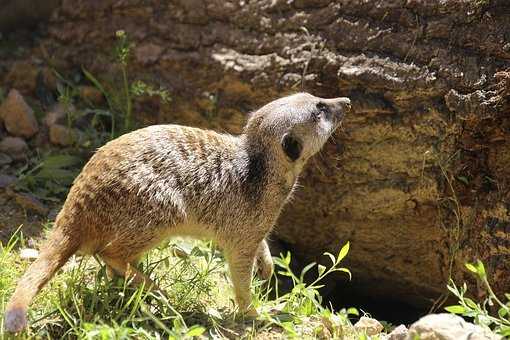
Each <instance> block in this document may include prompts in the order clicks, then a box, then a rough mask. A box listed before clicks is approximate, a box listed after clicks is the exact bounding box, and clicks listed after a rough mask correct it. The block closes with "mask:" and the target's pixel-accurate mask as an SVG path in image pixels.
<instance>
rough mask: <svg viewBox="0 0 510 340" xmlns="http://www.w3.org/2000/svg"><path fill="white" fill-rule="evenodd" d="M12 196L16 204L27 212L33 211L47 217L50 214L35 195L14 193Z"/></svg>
mask: <svg viewBox="0 0 510 340" xmlns="http://www.w3.org/2000/svg"><path fill="white" fill-rule="evenodd" d="M11 195H12V196H13V197H14V200H15V201H16V203H17V204H18V205H19V206H21V207H23V208H25V209H26V210H30V211H33V212H35V213H37V214H39V215H42V216H46V215H47V214H48V211H49V209H48V207H47V206H45V205H44V204H43V203H42V202H41V201H40V200H39V199H38V198H37V197H35V196H34V195H31V194H28V193H23V192H12V193H11Z"/></svg>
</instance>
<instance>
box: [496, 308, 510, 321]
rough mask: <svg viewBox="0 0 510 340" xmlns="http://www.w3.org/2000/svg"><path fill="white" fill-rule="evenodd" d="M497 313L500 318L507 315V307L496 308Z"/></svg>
mask: <svg viewBox="0 0 510 340" xmlns="http://www.w3.org/2000/svg"><path fill="white" fill-rule="evenodd" d="M498 315H499V317H500V318H504V317H505V316H507V315H508V308H505V307H501V308H500V309H499V310H498Z"/></svg>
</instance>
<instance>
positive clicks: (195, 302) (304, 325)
mask: <svg viewBox="0 0 510 340" xmlns="http://www.w3.org/2000/svg"><path fill="white" fill-rule="evenodd" d="M175 244H178V247H179V248H178V249H177V250H178V251H176V246H175ZM24 246H26V242H25V241H24V239H23V237H22V235H21V234H20V233H16V234H15V236H13V237H12V239H11V240H10V241H9V242H8V243H7V244H3V245H1V248H0V304H1V308H2V309H1V310H2V311H3V310H4V309H5V304H6V302H7V299H8V298H9V297H10V295H11V294H12V292H13V290H14V287H15V283H16V281H17V279H18V278H19V277H20V276H21V275H22V273H23V272H24V270H25V269H26V268H27V266H28V265H29V262H30V261H29V260H26V259H22V258H21V257H20V255H19V249H21V248H22V247H24ZM347 250H348V248H346V247H344V248H343V250H342V251H341V253H339V254H338V256H333V255H331V256H330V258H331V261H332V264H331V266H330V267H329V268H326V267H323V266H317V265H315V264H314V265H310V266H309V267H308V269H307V270H316V271H318V273H319V274H320V277H322V278H323V277H325V276H326V275H329V274H330V273H331V271H332V270H333V271H347V270H346V269H344V268H341V267H340V266H339V264H340V262H341V260H342V259H343V256H345V255H346V253H347ZM176 253H177V254H178V256H176V255H175V254H176ZM290 260H291V257H290V255H289V254H287V255H286V256H282V257H281V258H279V259H275V261H276V270H277V271H278V272H279V273H280V275H284V276H287V277H290V278H291V279H292V281H293V283H294V289H293V290H292V291H291V292H290V293H288V294H276V298H274V295H275V294H274V292H273V294H270V290H269V289H270V288H268V287H269V285H267V283H266V282H262V281H260V280H258V279H256V278H255V279H254V282H253V292H254V300H253V303H254V305H255V306H256V307H257V310H258V311H259V313H260V316H259V317H258V318H257V319H245V318H243V317H242V316H241V315H239V313H237V310H236V307H235V304H234V299H233V293H232V289H231V283H230V280H229V277H228V268H227V266H226V264H225V261H224V259H223V257H222V254H221V252H220V251H218V250H217V249H216V248H215V247H214V246H213V245H212V244H211V243H209V242H205V241H197V240H173V241H172V244H166V245H164V246H161V247H160V248H158V249H155V250H153V251H151V252H150V253H149V255H148V256H146V257H145V258H144V259H143V261H142V262H141V263H140V268H141V269H142V270H143V271H144V272H145V273H147V274H148V275H150V277H151V278H153V279H154V280H155V282H156V283H157V284H158V285H159V286H160V287H161V288H162V289H163V290H164V291H166V292H167V294H166V296H161V295H160V294H158V293H150V292H145V291H144V290H143V289H142V288H138V289H133V288H131V286H130V285H129V282H126V281H125V280H124V279H121V278H115V279H113V280H110V279H109V278H108V277H107V275H106V270H105V267H104V266H103V265H102V263H100V262H99V261H97V260H96V259H95V258H93V257H78V256H75V257H72V258H71V260H70V261H69V262H68V263H67V264H66V266H65V267H64V269H63V270H61V271H60V272H59V273H58V274H57V275H56V276H55V277H54V278H53V280H51V281H50V283H49V284H48V286H47V287H45V288H44V289H43V290H42V291H41V293H40V294H39V295H38V296H37V297H36V299H35V301H34V302H33V303H32V305H31V308H30V310H29V316H28V317H29V324H30V328H29V330H28V331H26V332H24V333H23V334H21V336H20V337H19V338H22V339H23V338H44V339H47V338H49V339H61V338H70V339H191V338H214V339H222V338H230V339H239V338H246V339H267V338H270V339H287V338H300V339H301V338H309V339H313V338H335V339H364V338H366V339H369V337H365V336H364V335H362V334H357V333H356V332H355V331H354V329H353V327H352V324H351V323H350V321H349V319H348V312H349V313H353V312H355V311H352V310H349V311H347V310H343V311H340V312H336V313H335V312H333V311H331V310H330V309H328V308H325V307H323V306H322V304H321V302H322V301H321V297H320V295H319V294H318V291H317V290H318V288H319V287H320V281H321V280H320V279H319V280H318V281H316V282H315V283H313V284H311V285H310V284H306V283H305V282H304V281H303V277H304V275H299V276H297V275H294V274H293V273H292V272H291V271H290V269H289V264H290ZM269 296H273V299H270V298H269ZM0 324H2V325H3V313H1V314H0ZM2 327H3V326H2ZM0 338H1V339H3V338H7V335H6V334H5V333H4V332H3V329H1V328H0Z"/></svg>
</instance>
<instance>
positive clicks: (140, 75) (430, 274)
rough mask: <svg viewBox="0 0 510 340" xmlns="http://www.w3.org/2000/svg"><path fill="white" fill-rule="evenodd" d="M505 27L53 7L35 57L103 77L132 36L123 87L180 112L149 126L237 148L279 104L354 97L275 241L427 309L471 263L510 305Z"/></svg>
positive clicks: (493, 21)
mask: <svg viewBox="0 0 510 340" xmlns="http://www.w3.org/2000/svg"><path fill="white" fill-rule="evenodd" d="M509 17H510V4H509V3H508V1H506V0H499V1H497V0H494V1H489V0H488V1H473V0H449V1H445V0H407V1H406V0H372V1H366V0H343V1H336V2H334V3H332V2H330V1H323V0H295V1H287V0H272V1H271V0H265V1H262V0H261V1H224V0H214V1H205V0H192V1H190V0H181V1H168V2H167V1H158V0H146V1H136V0H132V1H128V0H93V1H91V0H64V1H63V4H62V6H61V7H60V8H59V9H58V11H57V12H56V13H55V15H54V16H53V19H52V21H51V23H50V24H49V27H48V29H49V35H48V37H47V38H46V39H45V40H44V41H43V42H42V43H41V44H42V46H44V50H45V51H46V52H45V53H46V58H49V59H55V60H61V59H64V60H65V61H66V62H68V65H74V66H80V65H83V66H85V67H86V68H87V69H89V70H90V71H91V72H92V73H94V74H96V75H103V78H106V77H108V74H109V73H112V72H113V71H112V69H113V68H112V61H111V55H112V49H113V46H114V41H115V31H116V30H120V29H122V30H125V31H126V32H127V34H128V36H129V37H130V38H131V39H132V41H133V43H134V44H135V45H134V47H133V50H132V51H133V58H132V60H131V62H132V66H131V71H130V72H131V77H132V78H133V79H146V78H148V77H150V78H151V81H153V82H154V81H156V82H158V83H160V84H162V85H164V86H166V87H168V88H169V90H170V93H171V95H172V99H173V100H172V103H171V104H170V105H160V104H158V103H155V102H153V101H151V102H148V103H147V102H144V103H141V104H139V105H138V115H139V116H138V117H139V119H141V120H142V121H143V122H145V123H156V122H171V123H181V124H192V125H197V126H202V127H209V128H214V129H218V130H223V131H229V132H232V133H236V132H239V131H240V129H241V127H242V125H243V122H244V121H245V117H246V113H247V112H248V111H250V110H253V109H256V108H257V107H258V106H259V105H261V104H264V103H266V102H267V101H269V100H272V99H274V98H276V97H279V96H282V95H284V94H287V93H289V92H293V91H301V90H305V91H310V92H312V93H313V94H315V95H318V96H324V97H333V96H348V97H350V98H351V99H352V101H353V106H354V109H355V113H353V114H351V115H349V116H348V117H347V118H346V119H345V122H344V125H343V128H342V129H340V130H339V131H338V133H336V134H335V136H334V138H333V139H332V140H331V142H330V143H328V144H327V145H326V146H325V148H324V150H323V152H322V153H321V154H320V155H318V156H317V157H315V158H314V159H312V160H311V161H310V163H309V165H308V166H307V168H306V170H305V172H304V175H303V176H302V180H301V183H302V186H303V187H302V188H301V189H300V190H299V192H298V193H297V194H296V195H295V198H294V199H293V201H292V203H291V204H289V205H288V207H287V208H286V209H285V212H284V214H283V216H282V217H281V218H280V220H279V222H278V226H277V228H276V231H275V234H276V237H278V238H280V239H282V240H284V241H285V242H286V243H287V244H288V246H289V247H290V249H291V250H292V251H293V252H294V253H295V254H296V256H297V258H298V259H300V260H301V261H302V263H304V262H307V261H311V260H315V259H321V260H324V258H322V257H321V254H322V253H323V252H324V251H330V252H338V250H339V249H340V247H341V246H342V245H343V244H344V243H345V242H347V241H350V242H351V251H350V253H349V255H348V257H347V261H346V265H347V266H348V267H349V268H350V269H351V270H352V272H353V282H352V283H351V284H350V286H352V287H354V288H355V289H356V290H359V291H361V292H362V293H364V294H367V295H369V296H373V297H381V296H385V297H394V298H396V299H399V300H404V301H407V302H409V303H412V304H414V305H416V306H430V305H432V303H433V301H434V300H435V299H437V298H438V297H439V296H440V295H441V294H442V293H445V292H446V283H447V280H448V278H449V277H450V276H452V277H453V278H455V279H456V280H458V281H463V280H468V277H469V275H467V274H465V270H464V269H463V268H464V267H463V264H464V262H465V261H473V260H475V259H481V260H483V261H484V262H485V264H486V266H487V270H488V272H489V273H490V278H491V282H492V283H493V284H494V286H495V289H496V291H498V292H500V293H501V292H503V291H509V290H510V222H509V220H510V217H509V208H510V206H509V204H510V193H509V188H510V183H509V181H510V123H509V119H508V113H509V103H508V98H509V96H510V74H509V73H506V72H505V70H507V69H509V67H510V20H508V18H509ZM471 283H473V281H471ZM337 287H338V289H339V290H342V289H343V287H344V285H338V286H337ZM473 292H474V293H476V291H473Z"/></svg>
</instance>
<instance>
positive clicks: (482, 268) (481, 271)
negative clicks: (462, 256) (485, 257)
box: [476, 260, 487, 279]
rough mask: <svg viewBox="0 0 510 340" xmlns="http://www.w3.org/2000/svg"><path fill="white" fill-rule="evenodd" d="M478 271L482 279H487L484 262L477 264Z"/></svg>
mask: <svg viewBox="0 0 510 340" xmlns="http://www.w3.org/2000/svg"><path fill="white" fill-rule="evenodd" d="M476 271H477V273H478V275H479V276H480V278H482V279H484V278H486V277H487V273H486V272H485V266H484V265H483V262H482V261H480V260H478V261H477V262H476Z"/></svg>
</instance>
